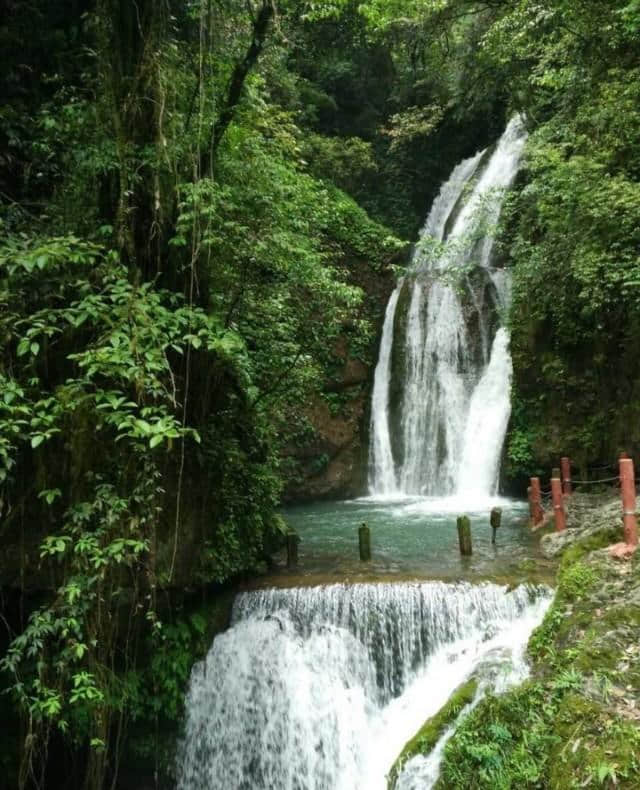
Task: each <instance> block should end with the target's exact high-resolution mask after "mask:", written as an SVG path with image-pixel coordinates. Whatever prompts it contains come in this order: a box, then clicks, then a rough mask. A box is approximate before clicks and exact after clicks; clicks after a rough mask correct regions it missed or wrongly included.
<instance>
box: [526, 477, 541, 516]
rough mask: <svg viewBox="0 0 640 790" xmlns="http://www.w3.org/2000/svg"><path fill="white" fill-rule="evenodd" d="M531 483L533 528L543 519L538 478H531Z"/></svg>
mask: <svg viewBox="0 0 640 790" xmlns="http://www.w3.org/2000/svg"><path fill="white" fill-rule="evenodd" d="M529 482H530V483H531V502H532V507H533V526H534V527H537V526H538V524H541V523H542V520H543V519H544V511H543V509H542V493H541V491H540V478H539V477H532V478H531V479H530V481H529Z"/></svg>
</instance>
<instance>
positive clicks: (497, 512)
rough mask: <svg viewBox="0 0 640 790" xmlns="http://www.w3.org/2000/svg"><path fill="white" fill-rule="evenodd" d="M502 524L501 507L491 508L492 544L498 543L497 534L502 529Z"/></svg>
mask: <svg viewBox="0 0 640 790" xmlns="http://www.w3.org/2000/svg"><path fill="white" fill-rule="evenodd" d="M501 522H502V508H501V507H494V508H491V515H490V516H489V523H490V524H491V542H492V543H495V542H496V532H497V531H498V529H499V528H500V523H501Z"/></svg>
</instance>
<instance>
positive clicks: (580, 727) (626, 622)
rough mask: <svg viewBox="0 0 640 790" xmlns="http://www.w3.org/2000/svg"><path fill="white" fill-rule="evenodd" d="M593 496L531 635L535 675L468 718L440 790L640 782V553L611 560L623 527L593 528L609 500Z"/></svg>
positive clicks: (452, 745)
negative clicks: (613, 545)
mask: <svg viewBox="0 0 640 790" xmlns="http://www.w3.org/2000/svg"><path fill="white" fill-rule="evenodd" d="M585 501H586V500H582V503H581V504H582V517H581V522H582V523H581V525H578V524H577V523H575V522H574V526H575V528H576V533H575V534H574V536H573V540H572V541H571V543H568V544H567V546H566V547H565V548H564V551H563V554H562V559H561V561H560V566H559V569H558V575H557V592H556V596H555V599H554V602H553V604H552V606H551V608H550V609H549V611H548V612H547V615H546V617H545V619H544V621H543V623H542V625H541V626H540V627H539V628H538V629H537V630H536V631H535V632H534V633H533V635H532V637H531V640H530V642H529V655H530V658H531V662H532V675H531V678H530V680H528V681H527V682H526V683H524V684H523V685H521V686H519V687H518V688H516V689H513V690H511V691H509V692H508V693H506V694H503V695H500V696H489V697H487V698H485V699H484V700H483V701H482V702H481V703H480V704H479V705H478V706H477V707H476V708H475V709H474V710H473V711H472V712H471V713H470V714H469V716H468V717H466V718H465V719H464V721H463V722H462V724H461V725H460V727H459V728H458V730H457V732H456V733H455V735H454V736H453V738H452V739H451V740H450V741H449V743H448V744H447V747H446V748H445V756H444V761H443V765H442V772H441V776H440V779H439V781H438V784H437V788H439V790H445V789H446V790H457V788H465V790H474V789H475V788H477V789H478V790H480V788H482V789H483V790H506V789H507V788H516V787H518V788H532V789H533V788H539V789H540V790H542V788H545V790H546V789H547V788H549V789H550V790H572V788H582V787H594V788H595V787H604V788H613V787H617V788H629V790H631V789H632V788H633V789H634V790H637V788H639V787H640V662H639V661H638V659H639V658H640V640H639V637H640V558H634V559H632V560H631V561H628V562H624V563H620V562H616V561H614V560H612V559H611V558H610V557H609V553H608V549H607V547H608V545H610V544H611V543H612V542H614V541H615V540H619V528H618V526H617V524H616V522H615V520H614V521H613V522H609V523H608V524H602V527H601V528H600V529H598V530H597V531H595V532H594V531H593V529H589V527H593V525H594V523H596V522H597V521H598V519H599V516H601V515H602V506H601V505H599V506H597V507H596V506H594V508H593V509H592V510H590V509H589V508H588V507H586V506H585ZM609 510H611V508H610V507H609ZM581 531H582V533H583V536H581V534H580V532H581ZM563 540H564V542H565V543H567V541H566V539H563Z"/></svg>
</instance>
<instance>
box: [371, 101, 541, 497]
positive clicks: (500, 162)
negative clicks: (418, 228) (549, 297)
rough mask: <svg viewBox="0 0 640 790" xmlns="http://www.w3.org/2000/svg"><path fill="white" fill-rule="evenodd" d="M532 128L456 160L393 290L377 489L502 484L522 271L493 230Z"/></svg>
mask: <svg viewBox="0 0 640 790" xmlns="http://www.w3.org/2000/svg"><path fill="white" fill-rule="evenodd" d="M525 140H526V134H525V131H524V128H523V126H522V123H521V121H520V119H519V118H517V117H516V118H514V119H512V121H511V122H510V123H509V125H508V126H507V129H506V130H505V132H504V134H503V136H502V137H501V138H500V140H499V141H498V143H497V145H496V147H495V149H494V150H493V151H489V150H487V151H482V152H480V153H478V154H476V155H475V156H474V157H471V158H470V159H467V160H464V161H463V162H461V163H460V164H459V165H458V166H457V167H456V168H454V170H453V172H452V174H451V176H450V178H449V180H448V181H447V182H446V183H445V184H444V185H443V186H442V188H441V191H440V194H439V195H438V197H437V198H436V200H435V201H434V203H433V206H432V208H431V211H430V212H429V216H428V218H427V221H426V223H425V227H424V229H423V231H422V234H421V239H420V242H419V243H418V245H417V247H416V251H415V253H414V256H413V259H412V262H411V265H410V267H409V272H408V274H407V275H406V277H405V278H403V279H402V280H401V281H400V282H399V283H398V286H397V287H396V289H395V291H394V292H393V294H392V296H391V298H390V300H389V303H388V305H387V311H386V315H385V321H384V326H383V333H382V339H381V346H380V355H379V359H378V364H377V366H376V371H375V376H374V388H373V393H372V408H371V426H370V451H369V470H368V486H369V494H370V495H373V496H392V495H427V496H433V495H447V494H454V493H457V494H469V493H472V494H475V493H477V494H479V495H482V496H490V495H492V494H494V493H495V491H496V489H497V482H498V473H499V459H500V454H501V451H502V444H503V441H504V435H505V432H506V428H507V422H508V419H509V414H510V402H509V388H510V380H511V373H512V369H511V357H510V354H509V348H508V336H507V333H506V330H505V329H504V328H501V325H502V323H503V321H504V317H505V312H506V309H507V308H508V304H509V296H510V275H509V273H508V272H507V271H505V270H502V269H497V268H493V265H492V264H493V248H494V238H493V231H494V227H495V223H496V221H497V219H498V216H499V214H500V210H501V206H502V201H503V199H504V190H505V189H506V188H507V187H509V185H510V184H511V183H512V181H513V179H514V177H515V175H516V173H517V171H518V167H519V162H520V157H521V154H522V150H523V147H524V143H525ZM405 288H409V289H410V297H409V299H408V306H407V307H406V311H407V312H406V316H402V315H399V311H398V304H399V303H400V299H399V296H400V294H401V293H402V291H403V289H405ZM403 309H405V308H403ZM400 325H403V326H405V327H406V329H405V330H404V336H403V335H402V333H397V332H396V328H397V327H398V326H400ZM398 345H401V346H403V347H402V348H398V347H397V346H398ZM394 354H399V355H400V357H401V365H400V372H398V370H397V369H395V368H394V365H393V357H394ZM392 369H393V370H394V375H401V376H402V386H401V388H400V389H401V393H402V396H401V398H400V401H399V402H398V403H392V402H391V398H390V382H391V375H392ZM396 387H397V382H396ZM397 443H400V444H399V449H396V452H395V455H396V456H397V457H394V445H395V444H397Z"/></svg>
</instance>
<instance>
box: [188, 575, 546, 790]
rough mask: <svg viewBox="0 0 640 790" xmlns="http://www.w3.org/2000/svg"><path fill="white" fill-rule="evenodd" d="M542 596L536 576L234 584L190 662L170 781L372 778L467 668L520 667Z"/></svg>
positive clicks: (206, 784) (288, 784) (240, 789)
mask: <svg viewBox="0 0 640 790" xmlns="http://www.w3.org/2000/svg"><path fill="white" fill-rule="evenodd" d="M548 601H549V595H548V591H546V590H545V589H544V588H531V587H518V588H517V589H515V590H513V591H511V592H507V590H506V588H504V587H500V586H497V585H493V584H483V585H470V584H464V583H461V584H443V583H440V582H425V583H412V584H361V585H352V586H347V585H341V584H340V585H331V586H327V587H316V588H304V589H291V590H268V591H264V592H253V593H246V594H243V595H241V596H239V597H238V599H237V600H236V603H235V606H234V614H233V620H232V623H233V624H232V627H231V628H230V629H229V630H228V631H227V632H226V633H224V634H221V635H220V636H218V637H216V639H215V640H214V643H213V646H212V648H211V650H210V651H209V654H208V656H207V657H206V660H205V661H203V662H201V663H199V664H197V665H196V666H195V667H194V670H193V672H192V676H191V683H190V688H189V693H188V697H187V701H186V710H187V720H186V734H185V739H184V743H183V745H182V748H181V751H180V755H179V761H178V774H179V778H178V788H179V789H180V790H205V788H206V790H209V789H210V788H218V787H220V788H223V787H224V788H231V787H232V788H234V789H235V790H267V788H268V789H269V790H271V789H272V788H278V790H383V788H385V787H386V780H385V774H386V773H387V772H388V770H389V769H390V767H391V764H392V763H393V761H394V759H395V758H396V757H397V755H398V753H399V752H400V749H401V748H402V746H403V745H404V743H405V742H406V740H408V738H410V737H411V736H412V735H413V733H414V732H415V731H416V730H417V729H418V727H419V726H420V725H421V723H422V722H423V720H424V719H425V718H426V717H428V716H430V715H432V714H433V713H435V711H436V710H437V709H438V708H439V707H441V706H442V704H444V702H445V701H446V699H447V697H448V696H449V695H450V694H451V692H452V691H453V690H454V689H455V688H456V686H458V685H459V684H460V683H461V682H462V681H464V680H465V678H466V677H468V676H469V674H470V673H471V672H472V671H474V669H476V668H477V667H478V666H479V665H482V664H483V663H484V664H487V663H488V664H491V665H492V666H493V667H494V668H495V667H498V666H502V665H503V663H504V662H505V660H506V661H507V663H510V665H512V666H513V664H514V663H515V665H516V666H518V667H520V665H521V664H522V653H523V649H524V645H525V644H526V640H527V638H528V634H529V633H530V631H531V630H532V628H533V627H535V625H537V624H538V623H539V622H540V621H541V619H542V617H543V614H544V611H545V609H546V607H547V605H548ZM494 672H495V669H494Z"/></svg>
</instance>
